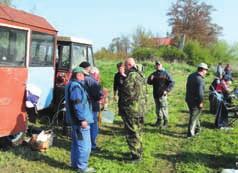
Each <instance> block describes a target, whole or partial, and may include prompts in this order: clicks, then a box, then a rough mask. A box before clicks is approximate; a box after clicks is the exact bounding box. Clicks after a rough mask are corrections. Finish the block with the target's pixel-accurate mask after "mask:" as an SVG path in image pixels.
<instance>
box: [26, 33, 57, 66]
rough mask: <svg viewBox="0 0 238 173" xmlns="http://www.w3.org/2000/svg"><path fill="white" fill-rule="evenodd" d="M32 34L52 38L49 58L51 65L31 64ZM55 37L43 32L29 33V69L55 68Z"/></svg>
mask: <svg viewBox="0 0 238 173" xmlns="http://www.w3.org/2000/svg"><path fill="white" fill-rule="evenodd" d="M33 33H36V34H41V35H46V36H51V37H52V38H53V40H52V45H53V47H52V57H51V64H44V65H43V64H32V62H31V61H32V54H31V53H32V47H31V46H32V35H33ZM55 41H56V38H55V35H52V34H49V33H44V32H38V31H34V30H33V31H31V40H30V53H29V67H54V66H55V50H56V48H55V47H56V45H55Z"/></svg>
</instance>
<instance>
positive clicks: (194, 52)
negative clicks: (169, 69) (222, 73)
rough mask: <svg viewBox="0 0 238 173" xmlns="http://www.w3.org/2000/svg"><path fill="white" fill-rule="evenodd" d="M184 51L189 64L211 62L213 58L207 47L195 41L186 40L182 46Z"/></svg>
mask: <svg viewBox="0 0 238 173" xmlns="http://www.w3.org/2000/svg"><path fill="white" fill-rule="evenodd" d="M184 52H185V53H186V54H187V60H186V62H187V63H188V64H191V65H195V64H198V63H200V62H205V63H207V64H211V63H212V62H213V60H214V57H213V56H212V55H211V54H210V51H209V49H208V48H204V47H202V46H201V45H200V43H199V42H197V41H188V42H187V43H186V45H185V47H184Z"/></svg>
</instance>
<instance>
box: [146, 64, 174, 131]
mask: <svg viewBox="0 0 238 173" xmlns="http://www.w3.org/2000/svg"><path fill="white" fill-rule="evenodd" d="M155 69H156V71H155V72H153V73H152V74H150V75H149V77H148V79H147V83H148V84H149V85H153V97H154V101H155V106H156V114H157V121H156V123H155V125H156V126H159V127H163V128H166V127H167V125H168V119H169V116H168V102H167V95H168V93H169V92H170V91H171V89H172V88H173V86H174V81H173V79H172V77H171V76H170V75H169V73H168V72H167V71H166V70H165V69H164V68H163V66H162V64H161V63H160V62H159V61H156V62H155Z"/></svg>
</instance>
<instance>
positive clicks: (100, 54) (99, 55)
mask: <svg viewBox="0 0 238 173" xmlns="http://www.w3.org/2000/svg"><path fill="white" fill-rule="evenodd" d="M94 56H95V58H96V59H110V60H112V59H120V57H119V56H118V55H117V54H114V53H112V52H110V51H108V50H107V49H106V48H102V49H101V50H99V51H97V52H96V53H95V54H94Z"/></svg>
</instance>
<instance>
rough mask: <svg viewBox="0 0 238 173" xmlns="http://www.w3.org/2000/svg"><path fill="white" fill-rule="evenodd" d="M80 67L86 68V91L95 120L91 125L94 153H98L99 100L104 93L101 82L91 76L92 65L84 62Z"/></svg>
mask: <svg viewBox="0 0 238 173" xmlns="http://www.w3.org/2000/svg"><path fill="white" fill-rule="evenodd" d="M79 66H80V67H82V68H84V70H85V72H86V75H85V89H86V91H87V92H88V95H89V99H90V104H91V106H92V112H93V120H94V122H93V123H91V124H90V134H91V143H92V151H97V150H98V149H99V148H98V147H97V143H96V139H97V136H98V132H99V128H98V112H99V109H100V105H99V100H100V99H101V97H102V96H103V93H102V89H101V86H100V85H99V82H98V81H97V80H96V79H94V78H93V77H92V76H91V75H90V71H91V65H90V64H89V63H88V62H86V61H84V62H82V63H81V64H80V65H79Z"/></svg>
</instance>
